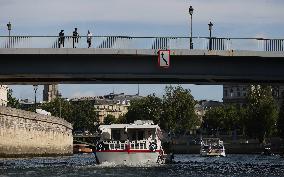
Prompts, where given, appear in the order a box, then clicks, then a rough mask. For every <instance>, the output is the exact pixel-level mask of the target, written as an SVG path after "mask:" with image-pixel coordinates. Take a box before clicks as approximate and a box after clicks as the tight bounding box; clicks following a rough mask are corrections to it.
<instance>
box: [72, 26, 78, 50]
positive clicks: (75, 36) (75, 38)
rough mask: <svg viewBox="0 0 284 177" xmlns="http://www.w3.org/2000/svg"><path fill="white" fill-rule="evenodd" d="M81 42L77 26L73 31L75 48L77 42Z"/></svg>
mask: <svg viewBox="0 0 284 177" xmlns="http://www.w3.org/2000/svg"><path fill="white" fill-rule="evenodd" d="M78 42H79V33H78V31H77V28H75V31H73V48H76V47H75V43H78Z"/></svg>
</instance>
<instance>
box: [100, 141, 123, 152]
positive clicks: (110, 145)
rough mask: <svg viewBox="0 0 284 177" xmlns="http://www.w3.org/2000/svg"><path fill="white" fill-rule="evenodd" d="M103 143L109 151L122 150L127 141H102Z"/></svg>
mask: <svg viewBox="0 0 284 177" xmlns="http://www.w3.org/2000/svg"><path fill="white" fill-rule="evenodd" d="M103 143H104V144H105V146H107V149H109V150H124V149H126V147H127V145H128V142H127V141H123V142H122V141H103Z"/></svg>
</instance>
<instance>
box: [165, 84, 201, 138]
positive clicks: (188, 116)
mask: <svg viewBox="0 0 284 177" xmlns="http://www.w3.org/2000/svg"><path fill="white" fill-rule="evenodd" d="M195 104H196V102H195V100H194V98H193V96H192V95H191V93H190V90H189V89H183V88H182V87H181V86H177V87H172V86H166V88H165V95H164V96H163V112H162V120H161V126H162V127H163V128H165V129H166V130H170V131H174V132H177V133H186V132H187V131H189V130H192V129H196V127H197V126H200V124H201V122H200V120H199V118H198V117H197V115H196V114H195V110H194V106H195Z"/></svg>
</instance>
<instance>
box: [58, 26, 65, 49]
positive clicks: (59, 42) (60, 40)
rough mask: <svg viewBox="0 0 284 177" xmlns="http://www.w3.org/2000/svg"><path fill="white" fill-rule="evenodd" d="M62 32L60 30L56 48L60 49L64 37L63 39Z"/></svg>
mask: <svg viewBox="0 0 284 177" xmlns="http://www.w3.org/2000/svg"><path fill="white" fill-rule="evenodd" d="M63 31H64V30H61V31H60V33H59V39H58V47H59V48H61V45H62V47H64V40H65V37H64V33H63Z"/></svg>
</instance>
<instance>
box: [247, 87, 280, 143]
mask: <svg viewBox="0 0 284 177" xmlns="http://www.w3.org/2000/svg"><path fill="white" fill-rule="evenodd" d="M247 99H248V107H247V119H246V120H245V121H246V133H247V135H248V136H250V137H255V138H258V139H259V141H260V142H264V140H265V138H266V137H268V136H269V135H270V134H271V133H272V132H273V130H274V128H275V124H276V119H277V116H278V110H277V105H276V103H275V100H274V98H273V96H272V91H271V87H269V86H259V85H257V86H253V87H252V89H251V90H250V91H249V93H248V98H247Z"/></svg>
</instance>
